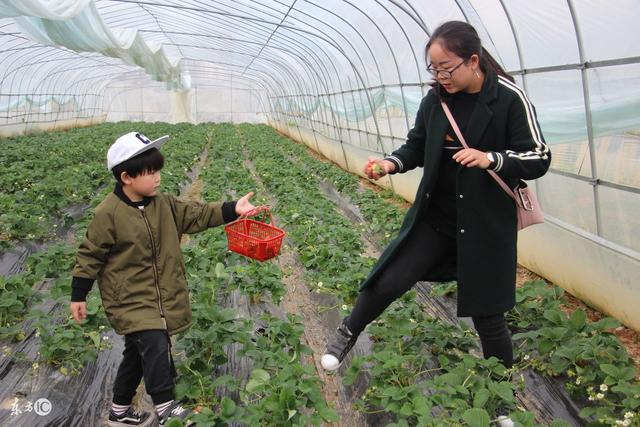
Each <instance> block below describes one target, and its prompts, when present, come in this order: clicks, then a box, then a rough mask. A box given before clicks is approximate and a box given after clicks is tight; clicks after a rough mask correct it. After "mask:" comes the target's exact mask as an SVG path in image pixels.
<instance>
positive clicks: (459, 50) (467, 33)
mask: <svg viewBox="0 0 640 427" xmlns="http://www.w3.org/2000/svg"><path fill="white" fill-rule="evenodd" d="M436 41H438V42H439V43H441V44H442V46H443V47H444V48H445V49H447V50H448V51H450V52H453V53H454V54H456V55H457V56H459V57H460V58H462V59H464V60H465V61H466V60H468V59H470V58H471V57H472V56H473V55H478V58H480V69H481V70H482V72H483V73H485V74H487V73H489V72H494V73H496V74H498V75H500V76H502V77H504V78H506V79H508V80H509V81H510V82H512V83H515V80H514V79H513V77H511V76H510V75H509V74H507V72H506V71H505V70H504V69H503V68H502V66H501V65H500V64H499V63H498V61H496V60H495V59H494V58H493V56H491V54H490V53H489V52H487V50H486V49H485V48H484V47H483V46H482V42H481V41H480V36H478V32H477V31H476V29H475V28H473V26H471V25H470V24H468V23H466V22H463V21H448V22H445V23H444V24H442V25H440V26H439V27H438V28H436V29H435V30H434V31H433V34H431V38H430V39H429V42H428V43H427V47H426V48H425V50H424V57H425V62H428V60H427V55H428V52H429V48H430V47H431V45H432V44H433V43H434V42H436ZM431 86H432V87H434V88H435V89H436V91H437V93H438V94H440V93H443V92H442V89H443V88H441V87H440V86H441V85H440V84H439V83H438V81H437V79H436V81H434V82H433V83H432V84H431ZM445 93H446V92H445Z"/></svg>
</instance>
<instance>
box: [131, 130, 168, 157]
mask: <svg viewBox="0 0 640 427" xmlns="http://www.w3.org/2000/svg"><path fill="white" fill-rule="evenodd" d="M168 140H169V135H165V136H161V137H160V138H158V139H154V140H153V141H151V142H150V143H148V144H147V145H145V146H144V147H142V149H140V150H138V151H136V153H135V154H133V155H132V156H131V157H135V156H137V155H138V154H140V153H144V152H145V151H147V150H151V149H152V148H160V147H162V146H163V145H164V143H165V142H167V141H168ZM131 157H129V158H131Z"/></svg>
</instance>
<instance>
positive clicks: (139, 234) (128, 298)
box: [73, 193, 224, 335]
mask: <svg viewBox="0 0 640 427" xmlns="http://www.w3.org/2000/svg"><path fill="white" fill-rule="evenodd" d="M222 207H223V203H209V204H203V203H195V202H184V201H181V200H179V199H177V198H175V197H174V196H171V195H168V194H159V195H157V196H155V197H151V198H149V201H148V204H147V205H146V206H145V207H144V209H140V208H138V207H136V206H133V205H132V204H129V203H126V202H125V201H124V200H122V199H121V198H120V197H118V195H116V194H115V193H111V194H109V195H108V196H107V197H106V198H105V200H103V201H102V203H100V205H98V207H97V208H96V211H95V218H94V219H93V221H92V222H91V224H90V225H89V228H88V229H87V233H86V236H85V238H84V241H83V242H82V244H81V245H80V247H79V249H78V252H77V255H76V265H75V268H74V270H73V276H74V277H78V278H84V279H97V281H98V286H99V288H100V295H101V296H102V304H103V305H104V309H105V312H106V314H107V318H108V319H109V322H111V325H112V326H113V329H115V331H116V332H117V333H118V334H123V335H124V334H130V333H132V332H136V331H141V330H149V329H166V330H167V331H168V332H169V333H170V334H176V333H178V332H181V331H183V330H185V329H187V328H188V327H189V326H190V325H191V307H190V305H189V292H188V290H187V281H186V278H185V270H184V262H183V259H182V252H181V251H180V239H181V237H182V235H183V234H184V233H197V232H199V231H203V230H206V229H207V228H209V227H214V226H217V225H221V224H223V223H224V218H223V213H222Z"/></svg>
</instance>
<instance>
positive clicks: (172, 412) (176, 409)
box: [158, 401, 196, 427]
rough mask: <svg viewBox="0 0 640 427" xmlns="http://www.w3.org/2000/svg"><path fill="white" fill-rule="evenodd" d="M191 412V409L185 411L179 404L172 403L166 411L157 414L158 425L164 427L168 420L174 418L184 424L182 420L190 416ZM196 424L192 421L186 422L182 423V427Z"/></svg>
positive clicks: (190, 426)
mask: <svg viewBox="0 0 640 427" xmlns="http://www.w3.org/2000/svg"><path fill="white" fill-rule="evenodd" d="M192 412H193V411H191V409H187V408H185V407H184V406H182V405H181V404H180V402H178V401H174V402H173V403H172V404H171V405H169V407H168V408H167V409H165V410H164V411H163V412H162V414H158V425H159V426H163V425H165V424H166V423H167V422H168V421H169V420H170V419H173V418H176V419H179V420H181V421H182V422H183V423H184V420H185V419H186V418H187V417H188V416H189V415H191V413H192ZM195 425H196V423H194V422H193V421H187V422H186V423H184V427H192V426H195Z"/></svg>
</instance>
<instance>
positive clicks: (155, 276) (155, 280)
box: [140, 210, 167, 329]
mask: <svg viewBox="0 0 640 427" xmlns="http://www.w3.org/2000/svg"><path fill="white" fill-rule="evenodd" d="M140 212H141V213H142V219H144V224H145V225H146V226H147V231H148V232H149V240H150V241H151V257H152V261H151V264H152V265H153V283H154V284H155V287H156V295H157V296H158V309H159V310H160V317H162V323H163V324H164V328H165V329H167V321H166V319H165V317H164V310H163V309H162V299H161V297H160V284H159V283H158V266H157V265H156V245H155V242H154V240H153V234H152V233H151V226H150V225H149V221H148V220H147V215H146V214H145V212H144V210H141V211H140Z"/></svg>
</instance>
